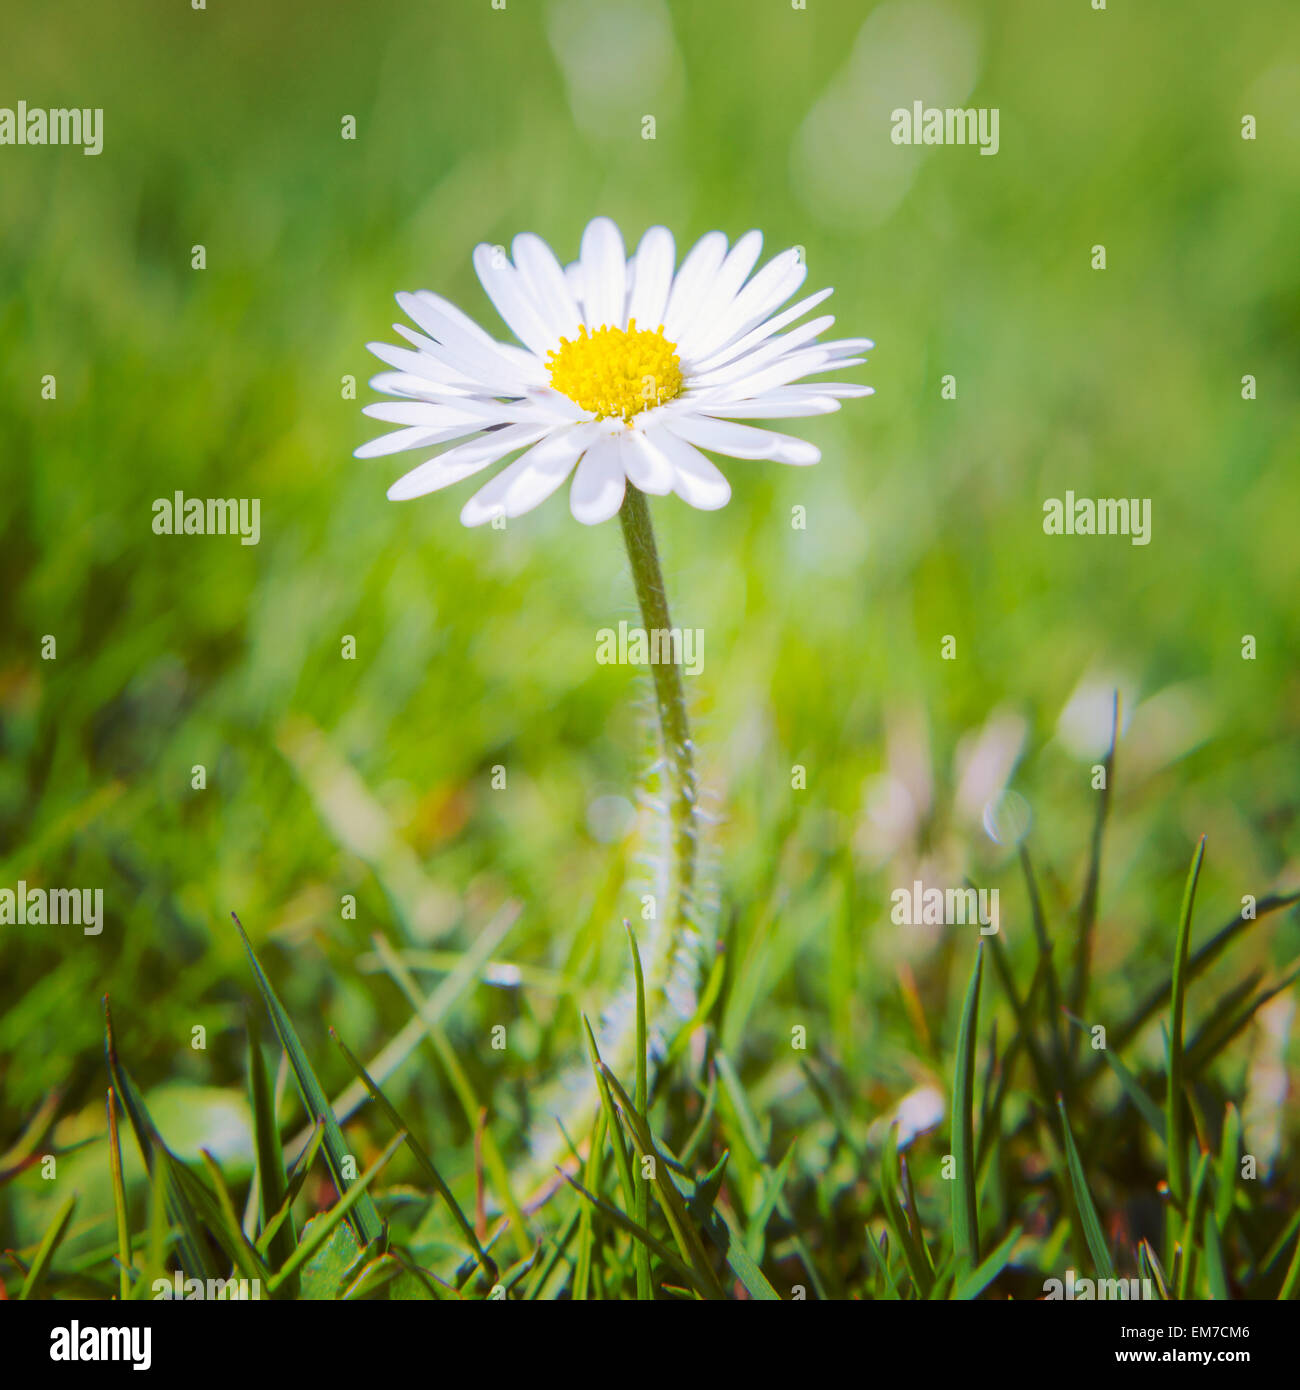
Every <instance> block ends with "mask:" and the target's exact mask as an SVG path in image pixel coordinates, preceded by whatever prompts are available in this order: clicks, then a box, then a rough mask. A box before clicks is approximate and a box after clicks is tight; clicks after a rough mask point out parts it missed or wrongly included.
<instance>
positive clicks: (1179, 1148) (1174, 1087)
mask: <svg viewBox="0 0 1300 1390" xmlns="http://www.w3.org/2000/svg"><path fill="white" fill-rule="evenodd" d="M1204 858H1205V836H1204V835H1202V836H1201V838H1200V840H1199V841H1198V842H1197V846H1196V853H1195V854H1194V855H1193V856H1192V867H1191V869H1190V870H1189V871H1188V874H1187V882H1186V884H1185V885H1184V888H1183V905H1182V908H1181V910H1180V912H1179V914H1178V935H1177V937H1176V939H1175V942H1174V970H1173V983H1172V986H1171V998H1172V1001H1173V1015H1172V1023H1171V1026H1170V1029H1169V1086H1168V1090H1167V1092H1166V1095H1165V1157H1166V1162H1167V1165H1168V1174H1169V1192H1170V1195H1171V1196H1172V1197H1173V1200H1174V1203H1175V1205H1176V1206H1177V1207H1178V1208H1179V1209H1180V1210H1182V1211H1184V1213H1185V1210H1186V1202H1187V1195H1188V1193H1187V1111H1186V1102H1185V1101H1184V1099H1183V1014H1184V1010H1185V1008H1186V1004H1187V983H1188V981H1187V952H1188V944H1189V942H1190V941H1191V937H1192V908H1193V906H1194V905H1195V902H1196V883H1197V880H1198V879H1199V878H1200V875H1201V861H1202V860H1203V859H1204ZM1170 1248H1171V1249H1172V1242H1171V1247H1170Z"/></svg>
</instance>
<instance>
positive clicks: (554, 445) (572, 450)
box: [460, 424, 605, 526]
mask: <svg viewBox="0 0 1300 1390" xmlns="http://www.w3.org/2000/svg"><path fill="white" fill-rule="evenodd" d="M604 432H605V431H604V430H603V427H602V426H600V425H594V424H588V425H576V426H574V427H573V428H572V429H565V430H557V431H556V432H555V433H554V434H550V435H548V436H547V437H546V438H545V439H543V440H541V441H540V442H539V443H537V444H534V445H533V447H532V448H531V449H529V450H528V452H527V453H525V454H521V455H520V456H519V457H518V458H517V459H516V460H515V461H514V462H513V463H512V464H510V465H509V466H508V467H506V468H503V469H502V470H501V472H500V473H498V474H497V475H496V477H495V478H493V479H492V481H491V482H490V483H487V484H486V485H485V486H483V487H481V488H479V490H478V491H477V492H476V493H475V494H474V496H473V497H471V498H470V499H469V501H468V502H466V503H465V505H464V507H463V508H462V509H461V513H460V519H461V522H462V523H463V524H464V525H466V526H482V525H483V523H484V522H486V521H491V520H492V518H493V517H494V516H522V515H523V514H524V513H525V512H529V511H532V509H533V508H534V507H536V506H537V505H538V504H539V503H541V502H544V501H545V500H546V499H547V498H548V497H549V496H550V495H551V493H553V492H554V491H555V490H556V488H558V487H559V486H560V484H561V483H563V482H564V480H565V479H566V478H567V477H568V476H569V474H570V473H571V472H572V470H573V465H574V463H575V462H576V461H577V459H578V458H579V457H580V456H581V455H582V452H583V451H584V450H585V449H587V448H588V447H589V446H590V445H591V444H592V443H594V442H595V440H596V439H598V438H599V437H600V436H601V434H602V433H604Z"/></svg>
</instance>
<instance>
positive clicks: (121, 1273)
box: [107, 1086, 131, 1299]
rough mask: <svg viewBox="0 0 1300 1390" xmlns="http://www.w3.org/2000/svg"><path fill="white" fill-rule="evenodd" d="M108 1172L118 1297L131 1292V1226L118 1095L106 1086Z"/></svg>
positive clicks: (128, 1294)
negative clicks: (123, 1177)
mask: <svg viewBox="0 0 1300 1390" xmlns="http://www.w3.org/2000/svg"><path fill="white" fill-rule="evenodd" d="M107 1110H108V1172H109V1179H110V1181H111V1183H112V1186H113V1211H114V1214H115V1215H116V1218H117V1264H118V1297H119V1298H121V1299H126V1298H129V1297H130V1294H131V1226H130V1223H129V1221H128V1219H127V1210H126V1184H125V1182H124V1181H123V1179H122V1141H121V1138H120V1136H119V1135H118V1132H117V1097H116V1095H115V1094H114V1092H113V1088H112V1087H111V1086H110V1087H109V1088H108V1105H107Z"/></svg>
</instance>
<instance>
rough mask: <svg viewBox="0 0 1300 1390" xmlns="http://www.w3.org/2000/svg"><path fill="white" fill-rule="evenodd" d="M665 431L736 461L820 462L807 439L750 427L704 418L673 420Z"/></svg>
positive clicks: (818, 451) (681, 417)
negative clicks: (670, 431)
mask: <svg viewBox="0 0 1300 1390" xmlns="http://www.w3.org/2000/svg"><path fill="white" fill-rule="evenodd" d="M668 428H669V429H671V430H672V432H673V433H674V434H675V435H677V436H678V438H680V439H684V440H686V441H687V443H688V444H695V445H698V446H699V447H700V448H701V449H712V450H713V451H714V453H718V454H728V455H730V456H731V457H732V458H738V459H773V460H775V462H777V463H794V464H811V463H816V462H817V460H818V459H820V458H821V456H822V455H821V450H820V449H818V448H817V446H816V445H815V444H809V443H808V441H807V440H806V439H796V438H794V436H793V435H789V434H778V433H777V432H776V431H775V430H758V429H755V428H754V427H753V426H752V425H733V424H731V423H730V422H729V421H727V420H714V419H711V418H709V417H708V416H704V415H687V414H685V413H683V414H681V415H678V416H674V417H672V418H671V419H670V421H669V423H668Z"/></svg>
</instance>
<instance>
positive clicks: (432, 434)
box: [352, 424, 480, 459]
mask: <svg viewBox="0 0 1300 1390" xmlns="http://www.w3.org/2000/svg"><path fill="white" fill-rule="evenodd" d="M479 429H480V426H479V425H478V424H473V425H467V426H465V427H464V428H463V429H462V428H460V427H459V426H456V425H453V426H451V428H450V429H445V430H426V429H420V428H419V427H416V426H413V427H412V428H410V429H405V430H394V431H393V432H392V433H391V434H381V435H380V436H379V438H378V439H372V440H371V441H370V442H369V443H368V444H363V445H362V446H361V447H360V448H359V449H354V450H353V451H352V457H353V458H356V459H377V458H382V457H383V456H384V455H385V454H400V453H403V452H404V451H405V450H407V449H424V448H427V447H428V446H429V445H431V444H445V443H446V442H447V440H449V439H459V438H460V437H461V436H462V435H465V434H477V433H478V432H479Z"/></svg>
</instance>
